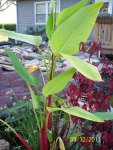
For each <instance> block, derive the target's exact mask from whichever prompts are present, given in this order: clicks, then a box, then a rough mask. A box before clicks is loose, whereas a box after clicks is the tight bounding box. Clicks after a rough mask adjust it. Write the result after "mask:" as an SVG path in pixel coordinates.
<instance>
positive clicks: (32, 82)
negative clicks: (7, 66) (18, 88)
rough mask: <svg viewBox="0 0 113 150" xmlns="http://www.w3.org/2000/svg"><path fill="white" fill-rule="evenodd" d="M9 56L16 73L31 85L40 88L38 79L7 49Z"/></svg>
mask: <svg viewBox="0 0 113 150" xmlns="http://www.w3.org/2000/svg"><path fill="white" fill-rule="evenodd" d="M5 50H6V52H7V54H8V56H9V57H10V59H11V61H12V63H13V66H14V67H15V69H16V71H17V72H18V74H19V75H20V76H21V77H22V78H23V79H24V80H25V81H26V82H28V83H29V84H30V85H34V86H35V87H38V86H39V81H38V79H37V78H36V77H35V76H33V75H32V74H30V73H29V72H28V71H27V70H26V69H25V68H24V67H23V66H22V64H21V63H20V61H19V59H18V58H17V56H16V55H15V54H14V53H13V52H11V51H10V50H9V49H8V48H5Z"/></svg>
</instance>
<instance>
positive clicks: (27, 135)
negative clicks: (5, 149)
mask: <svg viewBox="0 0 113 150" xmlns="http://www.w3.org/2000/svg"><path fill="white" fill-rule="evenodd" d="M2 115H4V116H6V119H5V121H6V122H7V123H8V124H9V125H11V126H12V127H13V128H15V131H16V132H18V133H20V134H21V136H22V137H23V138H24V139H25V140H26V141H27V142H28V144H29V145H30V146H31V148H32V149H39V141H40V140H39V133H38V128H37V126H36V121H35V118H34V114H33V111H32V104H31V102H29V101H28V100H21V101H19V102H18V103H17V104H16V105H15V106H13V107H12V108H6V109H5V110H3V112H2ZM2 130H3V127H2ZM4 130H6V131H7V127H5V128H4ZM5 136H8V139H10V140H9V142H10V143H12V144H13V146H15V149H19V147H20V150H24V149H25V148H24V147H23V145H22V144H21V143H19V142H18V143H17V139H16V138H15V136H14V135H13V134H12V133H11V131H10V130H8V131H7V132H6V135H5ZM5 138H6V137H5ZM12 140H13V142H12ZM11 149H12V147H11Z"/></svg>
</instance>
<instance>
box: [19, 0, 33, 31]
mask: <svg viewBox="0 0 113 150" xmlns="http://www.w3.org/2000/svg"><path fill="white" fill-rule="evenodd" d="M17 20H18V21H17V24H18V26H17V32H20V33H24V32H25V30H26V28H27V26H34V1H31V0H23V1H18V2H17Z"/></svg>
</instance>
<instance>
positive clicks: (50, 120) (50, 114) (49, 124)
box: [47, 54, 54, 130]
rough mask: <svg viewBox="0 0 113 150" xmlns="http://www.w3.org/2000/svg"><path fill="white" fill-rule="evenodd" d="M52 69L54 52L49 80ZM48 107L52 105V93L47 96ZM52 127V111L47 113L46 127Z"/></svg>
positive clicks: (51, 75) (51, 76)
mask: <svg viewBox="0 0 113 150" xmlns="http://www.w3.org/2000/svg"><path fill="white" fill-rule="evenodd" d="M53 69H54V54H52V62H51V71H50V80H52V78H53ZM47 101H48V104H47V106H48V107H52V95H49V96H48V98H47ZM51 128H52V113H49V118H48V129H49V130H51Z"/></svg>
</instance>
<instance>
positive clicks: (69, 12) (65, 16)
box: [56, 0, 89, 25]
mask: <svg viewBox="0 0 113 150" xmlns="http://www.w3.org/2000/svg"><path fill="white" fill-rule="evenodd" d="M88 1H89V0H81V1H80V2H78V3H77V4H75V5H73V6H71V7H69V8H66V9H64V10H63V11H61V13H60V14H59V15H58V17H57V20H56V24H57V25H60V24H61V23H63V22H64V21H65V20H66V19H68V18H69V17H70V16H72V15H73V14H74V13H76V12H77V11H79V9H80V8H82V7H83V6H84V5H85V4H86V3H87V2H88Z"/></svg>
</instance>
